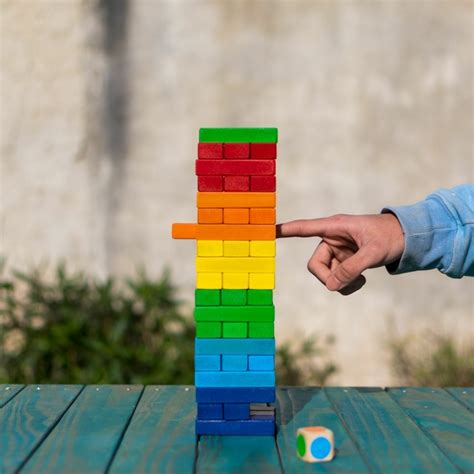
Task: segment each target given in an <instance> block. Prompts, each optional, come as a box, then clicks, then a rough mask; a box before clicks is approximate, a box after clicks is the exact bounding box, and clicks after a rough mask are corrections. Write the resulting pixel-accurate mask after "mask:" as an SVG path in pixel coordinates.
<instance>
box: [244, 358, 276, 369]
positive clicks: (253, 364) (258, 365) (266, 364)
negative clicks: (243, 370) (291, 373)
mask: <svg viewBox="0 0 474 474" xmlns="http://www.w3.org/2000/svg"><path fill="white" fill-rule="evenodd" d="M248 368H249V370H255V371H259V370H274V369H275V358H274V357H273V356H262V355H249V360H248Z"/></svg>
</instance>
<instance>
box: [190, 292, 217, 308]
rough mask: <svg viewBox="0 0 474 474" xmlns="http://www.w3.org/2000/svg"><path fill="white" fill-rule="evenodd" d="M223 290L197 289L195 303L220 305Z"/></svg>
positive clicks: (197, 304)
mask: <svg viewBox="0 0 474 474" xmlns="http://www.w3.org/2000/svg"><path fill="white" fill-rule="evenodd" d="M220 291H221V290H196V291H195V293H194V304H195V305H196V306H219V305H220V304H221V295H220Z"/></svg>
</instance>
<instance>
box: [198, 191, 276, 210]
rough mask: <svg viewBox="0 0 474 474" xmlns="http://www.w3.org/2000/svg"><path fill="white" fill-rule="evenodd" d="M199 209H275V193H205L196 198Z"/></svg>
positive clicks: (200, 193)
mask: <svg viewBox="0 0 474 474" xmlns="http://www.w3.org/2000/svg"><path fill="white" fill-rule="evenodd" d="M196 202H197V207H198V208H204V207H206V208H207V207H214V208H216V207H220V208H224V207H249V208H250V207H260V208H263V207H264V208H267V207H273V208H274V207H275V193H238V192H237V193H228V192H222V193H205V192H204V193H203V192H198V193H197V196H196Z"/></svg>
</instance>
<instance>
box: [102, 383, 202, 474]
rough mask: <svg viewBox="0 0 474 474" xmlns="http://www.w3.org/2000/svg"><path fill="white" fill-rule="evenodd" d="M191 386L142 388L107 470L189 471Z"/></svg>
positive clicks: (193, 407) (191, 458) (192, 453)
mask: <svg viewBox="0 0 474 474" xmlns="http://www.w3.org/2000/svg"><path fill="white" fill-rule="evenodd" d="M195 417H196V403H195V398H194V388H188V387H184V386H179V385H177V386H166V387H165V386H158V385H156V386H153V385H150V386H148V387H146V389H145V392H144V394H143V396H142V398H141V400H140V403H139V405H138V407H137V409H136V410H135V413H134V415H133V418H132V421H131V422H130V425H129V427H128V430H127V432H126V433H125V436H124V438H123V440H122V443H121V444H120V447H119V449H118V451H117V453H116V455H115V458H114V460H113V462H112V465H111V469H110V473H131V472H133V473H149V472H159V473H181V472H182V473H191V472H193V467H194V460H195V453H196V435H195V434H194V420H195Z"/></svg>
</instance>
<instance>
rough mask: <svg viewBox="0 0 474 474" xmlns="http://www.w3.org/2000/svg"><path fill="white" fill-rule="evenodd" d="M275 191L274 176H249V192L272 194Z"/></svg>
mask: <svg viewBox="0 0 474 474" xmlns="http://www.w3.org/2000/svg"><path fill="white" fill-rule="evenodd" d="M275 190H276V178H275V176H251V177H250V191H254V192H266V193H273V192H275Z"/></svg>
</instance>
